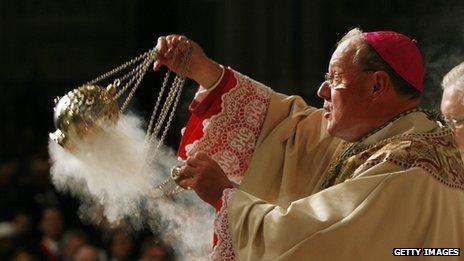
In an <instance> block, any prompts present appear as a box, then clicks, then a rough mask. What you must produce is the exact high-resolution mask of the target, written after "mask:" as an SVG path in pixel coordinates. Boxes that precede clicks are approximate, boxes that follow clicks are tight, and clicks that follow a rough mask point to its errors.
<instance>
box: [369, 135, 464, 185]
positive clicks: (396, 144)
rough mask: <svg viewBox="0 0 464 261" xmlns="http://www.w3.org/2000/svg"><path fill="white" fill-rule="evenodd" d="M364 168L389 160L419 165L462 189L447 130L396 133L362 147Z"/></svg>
mask: <svg viewBox="0 0 464 261" xmlns="http://www.w3.org/2000/svg"><path fill="white" fill-rule="evenodd" d="M365 153H366V154H367V155H369V157H368V159H367V160H366V162H365V164H363V165H364V168H369V167H370V166H374V165H377V164H379V163H382V162H389V163H392V164H395V165H398V166H401V167H403V168H405V169H408V168H421V169H423V170H424V171H425V172H428V173H429V174H431V175H433V176H434V177H435V178H437V179H438V180H439V181H440V182H442V183H444V184H446V185H448V186H451V187H459V188H462V189H464V165H463V162H462V159H461V155H460V152H459V150H458V149H457V145H456V142H455V141H454V138H453V135H452V132H451V131H450V130H443V131H439V132H432V133H412V134H403V135H398V136H395V137H392V138H389V139H386V140H384V141H381V142H379V143H377V144H375V145H373V146H371V147H370V148H367V149H366V150H365Z"/></svg>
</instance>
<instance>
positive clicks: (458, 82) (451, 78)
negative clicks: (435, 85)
mask: <svg viewBox="0 0 464 261" xmlns="http://www.w3.org/2000/svg"><path fill="white" fill-rule="evenodd" d="M451 86H453V87H454V88H457V89H458V90H460V91H464V62H462V63H460V64H458V65H456V66H455V67H454V68H453V69H451V71H449V72H448V73H447V74H446V75H445V77H443V81H442V82H441V87H442V88H443V89H445V88H449V87H451Z"/></svg>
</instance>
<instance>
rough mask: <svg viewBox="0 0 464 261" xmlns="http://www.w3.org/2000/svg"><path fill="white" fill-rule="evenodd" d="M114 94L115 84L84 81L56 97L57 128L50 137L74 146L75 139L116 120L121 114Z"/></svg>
mask: <svg viewBox="0 0 464 261" xmlns="http://www.w3.org/2000/svg"><path fill="white" fill-rule="evenodd" d="M115 94H116V87H115V86H113V84H111V85H109V86H108V87H107V88H103V87H101V86H98V85H84V86H81V87H79V88H77V89H74V90H72V91H70V92H68V93H67V94H66V95H64V96H63V97H61V98H59V99H58V98H57V99H55V107H54V109H53V110H54V116H53V120H54V124H55V127H56V131H55V132H53V133H50V139H51V140H53V141H55V142H57V143H58V144H59V145H61V146H62V147H64V148H65V149H68V150H72V149H73V148H74V146H75V142H76V141H78V140H82V139H84V138H85V137H87V136H88V135H90V134H91V133H95V132H96V131H98V130H99V129H100V128H101V127H104V126H109V125H111V124H115V123H116V122H117V120H118V118H119V114H120V112H119V106H118V103H117V101H116V100H115V98H114V96H115Z"/></svg>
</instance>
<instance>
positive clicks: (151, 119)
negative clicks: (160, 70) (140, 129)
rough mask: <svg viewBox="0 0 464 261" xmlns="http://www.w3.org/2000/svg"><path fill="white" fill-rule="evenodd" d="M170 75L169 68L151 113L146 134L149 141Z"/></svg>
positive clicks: (146, 139)
mask: <svg viewBox="0 0 464 261" xmlns="http://www.w3.org/2000/svg"><path fill="white" fill-rule="evenodd" d="M169 76H171V71H170V70H168V71H167V72H166V75H165V76H164V80H163V84H162V85H161V89H160V92H159V94H158V99H157V100H156V104H155V108H153V112H152V113H151V117H150V123H149V124H148V128H147V134H146V136H145V141H147V142H148V141H149V140H150V139H149V138H150V137H151V136H152V129H153V123H154V122H155V116H156V114H157V112H158V108H159V105H160V103H161V98H162V96H163V94H164V90H165V89H166V86H167V85H168V81H169Z"/></svg>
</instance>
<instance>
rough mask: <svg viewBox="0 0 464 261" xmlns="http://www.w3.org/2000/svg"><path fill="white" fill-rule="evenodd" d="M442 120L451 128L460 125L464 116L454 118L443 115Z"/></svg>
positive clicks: (463, 121)
mask: <svg viewBox="0 0 464 261" xmlns="http://www.w3.org/2000/svg"><path fill="white" fill-rule="evenodd" d="M444 120H445V123H446V125H447V126H448V127H449V128H450V129H452V130H454V129H456V128H459V127H462V124H463V123H464V118H460V119H455V118H447V117H445V118H444Z"/></svg>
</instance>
